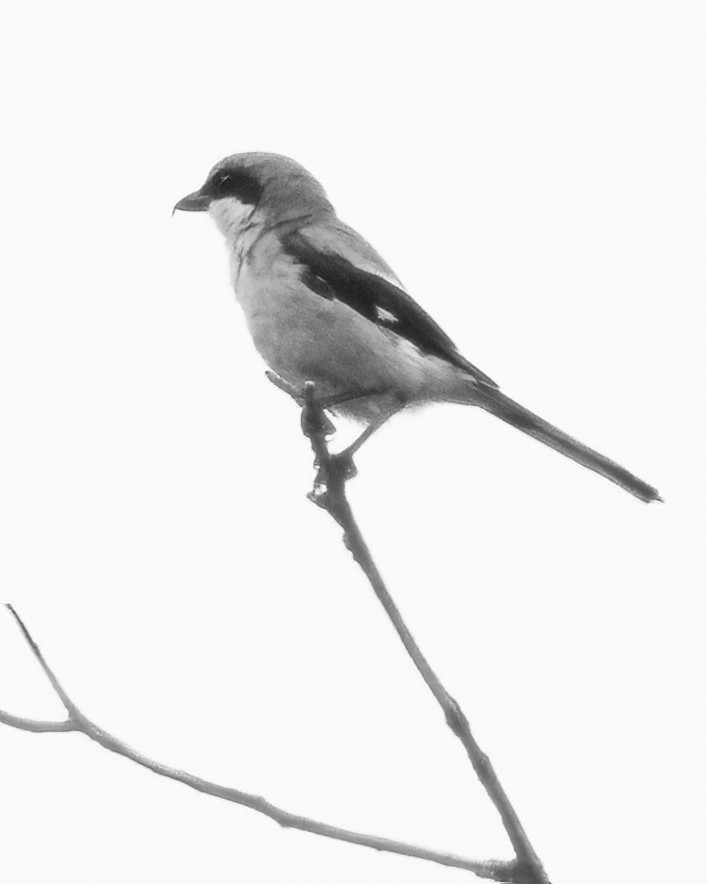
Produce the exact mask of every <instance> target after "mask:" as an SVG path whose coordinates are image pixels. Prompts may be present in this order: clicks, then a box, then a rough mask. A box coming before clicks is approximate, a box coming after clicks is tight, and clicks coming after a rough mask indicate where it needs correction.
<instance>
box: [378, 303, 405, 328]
mask: <svg viewBox="0 0 707 884" xmlns="http://www.w3.org/2000/svg"><path fill="white" fill-rule="evenodd" d="M376 315H377V316H378V321H379V322H383V323H385V324H386V325H388V326H390V325H395V324H396V323H397V322H399V320H398V317H397V316H396V315H395V313H391V312H390V310H386V309H385V307H380V306H378V305H376Z"/></svg>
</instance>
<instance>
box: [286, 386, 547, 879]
mask: <svg viewBox="0 0 707 884" xmlns="http://www.w3.org/2000/svg"><path fill="white" fill-rule="evenodd" d="M327 424H328V421H327V418H326V416H325V414H324V407H323V406H322V404H321V403H319V402H318V401H317V399H316V394H315V388H314V384H313V383H311V382H308V383H307V384H306V385H305V391H304V406H303V409H302V429H303V431H304V433H305V435H306V436H307V437H308V438H309V440H310V442H311V445H312V450H313V451H314V457H315V461H314V462H315V466H316V467H318V472H317V476H316V478H315V481H314V488H313V491H312V492H311V493H310V495H309V497H310V499H311V500H312V501H313V502H314V503H316V504H317V505H318V506H320V507H321V508H322V509H324V510H326V511H327V512H328V513H329V515H330V516H331V517H332V518H333V519H335V520H336V522H337V523H338V524H339V525H340V526H341V528H343V530H344V544H345V545H346V547H347V549H349V551H350V552H351V555H352V556H353V558H354V560H355V561H356V562H357V563H358V565H359V566H360V567H361V569H362V570H363V572H364V574H365V575H366V577H367V578H368V580H369V582H370V584H371V586H372V587H373V591H374V592H375V594H376V596H377V597H378V599H379V601H380V603H381V604H382V605H383V608H384V609H385V612H386V614H387V615H388V617H389V619H390V621H391V623H392V624H393V626H394V627H395V631H396V632H397V633H398V636H399V637H400V640H401V641H402V643H403V645H404V646H405V650H406V651H407V652H408V654H409V656H410V658H411V659H412V661H413V663H414V664H415V666H416V667H417V670H418V672H419V673H420V675H421V676H422V678H423V679H424V680H425V684H426V685H427V686H428V688H429V689H430V691H431V692H432V694H433V695H434V698H435V699H436V700H437V702H438V703H439V705H440V706H441V708H442V711H443V712H444V717H445V719H446V721H447V724H448V725H449V727H450V728H451V730H452V731H453V733H454V734H455V735H456V736H457V737H458V738H459V740H460V741H461V743H462V745H463V746H464V749H465V750H466V753H467V755H468V757H469V760H470V762H471V764H472V767H473V768H474V772H475V773H476V775H477V777H478V778H479V780H480V782H481V783H482V785H483V786H484V788H485V789H486V793H487V794H488V796H489V798H490V799H491V801H492V803H493V805H494V807H495V808H496V810H497V811H498V813H499V815H500V817H501V821H502V823H503V826H504V828H505V830H506V832H507V834H508V837H509V840H510V842H511V844H512V846H513V850H514V852H515V855H516V863H515V864H514V866H513V869H512V880H513V881H516V882H523V884H549V879H548V877H547V874H546V872H545V870H544V869H543V866H542V863H541V862H540V859H539V857H538V855H537V854H536V853H535V850H534V849H533V847H532V845H531V843H530V841H529V839H528V836H527V835H526V833H525V831H524V829H523V826H522V825H521V822H520V819H519V818H518V815H517V813H516V812H515V809H514V808H513V806H512V805H511V802H510V801H509V799H508V796H507V795H506V793H505V791H504V789H503V787H502V786H501V783H500V781H499V779H498V777H497V775H496V772H495V771H494V769H493V766H492V764H491V761H490V760H489V758H488V756H487V755H486V754H485V753H484V752H482V751H481V749H480V747H479V745H478V743H477V742H476V740H475V739H474V737H473V735H472V733H471V727H470V725H469V721H468V719H467V717H466V716H465V715H464V713H463V712H462V710H461V707H460V706H459V704H458V703H457V701H456V700H455V699H454V698H453V697H452V696H451V695H450V694H449V692H448V691H447V690H446V688H445V687H444V685H443V684H442V682H441V681H440V680H439V678H438V676H437V674H436V673H435V671H434V670H433V669H432V667H431V666H430V664H429V663H428V662H427V659H426V658H425V656H424V654H423V653H422V651H421V650H420V648H419V646H418V644H417V642H416V641H415V639H414V638H413V636H412V633H411V632H410V630H409V629H408V627H407V625H406V624H405V621H404V620H403V617H402V615H401V613H400V611H399V610H398V607H397V605H396V604H395V602H394V601H393V598H392V596H391V595H390V593H389V592H388V589H387V588H386V586H385V583H384V582H383V578H382V577H381V575H380V572H379V571H378V568H377V566H376V564H375V562H374V561H373V557H372V556H371V553H370V550H369V549H368V546H367V544H366V542H365V540H364V539H363V535H362V534H361V531H360V530H359V527H358V524H357V523H356V520H355V519H354V516H353V513H352V511H351V506H350V505H349V502H348V499H347V497H346V482H347V480H348V479H349V478H351V477H352V476H353V475H355V474H356V471H355V467H354V466H353V463H352V462H351V460H350V458H348V457H347V456H346V453H345V452H344V454H343V456H342V455H341V454H331V453H330V452H329V449H328V446H327V442H326V435H327V432H328V428H327ZM356 447H358V446H357V445H356V443H354V449H355V448H356ZM509 880H511V879H509Z"/></svg>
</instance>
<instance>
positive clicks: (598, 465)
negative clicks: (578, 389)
mask: <svg viewBox="0 0 707 884" xmlns="http://www.w3.org/2000/svg"><path fill="white" fill-rule="evenodd" d="M177 211H183V212H208V214H209V215H210V216H211V217H212V219H213V220H214V221H215V223H216V226H217V227H218V229H219V230H220V231H221V233H222V234H223V236H224V238H225V240H226V245H227V248H228V253H229V258H230V275H231V283H232V285H233V288H234V291H235V295H236V299H237V300H238V302H239V303H240V305H241V307H242V308H243V311H244V313H245V318H246V322H247V325H248V328H249V331H250V333H251V335H252V338H253V341H254V343H255V347H256V348H257V350H258V351H259V352H260V354H261V356H262V357H263V359H264V360H265V362H266V363H267V365H268V366H269V369H270V371H269V372H268V375H269V377H270V378H271V379H272V380H274V381H275V382H276V383H277V384H278V386H281V387H282V388H283V389H285V390H287V391H288V392H290V393H291V395H293V397H294V398H295V399H298V401H301V399H300V398H299V394H301V392H302V391H303V389H304V386H305V384H306V383H308V382H310V383H314V385H315V390H316V395H317V398H318V401H319V402H321V403H322V404H323V406H324V407H325V408H326V409H327V410H328V411H330V412H331V413H332V414H333V415H334V416H337V415H338V416H342V417H344V418H348V419H351V420H353V421H355V422H356V424H358V425H359V426H360V427H362V428H363V429H362V431H361V433H360V435H359V436H358V438H357V439H356V440H355V441H354V442H353V443H352V444H351V445H350V446H349V448H348V449H346V453H347V454H348V455H349V456H351V455H352V454H353V452H354V451H356V450H358V448H359V447H360V445H361V444H362V443H363V441H365V440H366V439H367V438H368V437H369V436H370V435H371V434H372V433H373V432H374V431H375V430H377V429H378V428H379V427H380V426H381V425H382V424H383V423H384V422H385V421H386V420H388V419H389V418H390V417H392V416H393V415H394V414H396V413H397V412H399V411H400V410H401V409H403V408H407V407H412V406H420V405H424V404H427V403H432V402H453V403H462V404H466V405H474V406H477V407H480V408H482V409H483V410H484V411H486V412H489V413H490V414H492V415H494V416H495V417H497V418H500V419H501V420H502V421H504V422H505V423H507V424H510V425H511V426H513V427H515V428H516V429H518V430H521V431H522V432H523V433H525V434H527V435H528V436H531V437H533V438H535V439H537V440H539V441H540V442H543V443H544V444H545V445H548V446H549V447H550V448H553V449H554V450H555V451H558V452H559V453H560V454H563V455H565V456H566V457H568V458H571V459H572V460H573V461H576V462H577V463H579V464H581V465H582V466H584V467H587V468H588V469H590V470H593V471H594V472H596V473H598V474H600V475H602V476H604V477H605V478H607V479H609V480H610V481H612V482H614V483H616V484H617V485H619V486H620V487H621V488H623V489H625V490H626V491H628V492H629V493H630V494H633V495H634V496H635V497H637V498H639V499H640V500H642V501H645V502H650V501H654V500H661V497H660V496H659V494H658V491H657V490H656V489H655V488H654V487H653V486H652V485H649V484H648V483H647V482H644V481H643V480H642V479H639V478H638V477H637V476H635V475H633V474H632V473H630V472H629V471H628V470H627V469H625V468H624V467H622V466H620V465H619V464H617V463H615V462H614V461H612V460H610V459H609V458H608V457H605V456H604V455H602V454H600V453H599V452H597V451H594V450H593V449H592V448H589V447H588V446H587V445H584V444H583V443H582V442H579V441H577V440H576V439H574V438H572V436H569V435H568V434H566V433H564V432H562V431H561V430H559V429H557V428H556V427H554V426H553V425H552V424H550V423H548V422H547V421H545V420H543V419H542V418H540V417H538V416H537V415H536V414H533V412H532V411H529V410H528V409H527V408H524V407H523V406H522V405H520V404H519V403H517V402H515V401H514V400H513V399H511V398H509V397H508V396H506V395H505V393H502V392H501V390H500V389H499V386H498V384H497V383H496V382H495V381H493V380H492V379H491V378H490V377H489V376H488V375H487V374H485V373H484V372H483V371H481V370H480V369H479V368H477V367H476V366H475V365H473V364H472V363H471V362H469V361H468V360H467V359H466V358H465V357H464V356H463V355H462V354H461V353H460V352H459V350H458V349H457V347H456V345H455V344H454V343H453V341H452V339H451V338H450V337H449V336H448V335H447V334H446V332H445V331H443V330H442V328H441V327H440V326H439V325H438V324H437V323H436V322H435V321H434V319H432V317H431V316H430V315H429V314H428V313H427V312H426V311H425V310H424V309H423V308H422V307H421V306H420V305H419V304H418V303H417V302H416V301H415V300H414V299H413V298H412V297H411V296H410V295H409V294H408V292H407V291H406V289H405V287H404V286H403V284H402V283H401V282H400V280H399V279H398V278H397V276H396V275H395V274H394V273H393V271H392V270H391V268H390V267H389V266H388V265H387V264H386V262H385V261H384V260H383V258H382V257H381V256H380V255H379V254H378V253H377V252H376V251H375V249H374V248H373V247H372V246H371V245H370V244H369V243H368V242H367V240H366V239H364V238H363V237H362V236H361V235H360V234H358V233H357V232H356V231H355V230H354V229H353V228H351V227H349V226H348V225H347V224H345V223H344V222H343V221H341V220H340V219H339V218H338V216H337V214H336V212H335V210H334V207H333V206H332V204H331V202H330V201H329V199H328V197H327V194H326V192H325V190H324V188H323V187H322V185H321V184H320V183H319V181H318V180H317V179H316V178H315V177H314V176H313V175H311V174H310V173H309V172H308V171H307V170H306V169H305V168H304V167H303V166H301V165H300V164H299V163H297V162H296V161H295V160H292V159H289V158H288V157H285V156H281V155H279V154H274V153H261V152H252V153H236V154H232V155H231V156H228V157H226V158H225V159H222V160H220V161H219V162H218V163H216V165H215V166H213V168H212V169H211V170H210V172H209V173H208V175H207V177H206V180H205V182H204V184H203V185H202V186H201V187H200V188H199V189H198V190H196V191H194V192H193V193H190V194H188V195H187V196H185V197H183V198H182V199H180V200H179V201H178V202H177V204H176V205H175V206H174V209H173V211H172V214H173V215H174V213H175V212H177Z"/></svg>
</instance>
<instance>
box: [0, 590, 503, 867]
mask: <svg viewBox="0 0 707 884" xmlns="http://www.w3.org/2000/svg"><path fill="white" fill-rule="evenodd" d="M7 608H8V609H9V610H10V612H11V614H12V616H13V617H14V619H15V622H16V623H17V625H18V627H19V628H20V630H21V631H22V634H23V636H24V638H25V640H26V641H27V643H28V645H29V646H30V648H31V650H32V653H33V654H34V656H35V658H36V659H37V661H38V663H39V664H40V666H41V667H42V670H43V671H44V674H45V675H46V677H47V679H48V680H49V682H50V684H51V685H52V687H53V688H54V690H55V691H56V693H57V695H58V696H59V698H60V699H61V701H62V703H63V704H64V706H65V707H66V710H67V712H68V714H69V718H68V719H67V720H66V721H37V720H35V719H31V718H22V717H20V716H17V715H12V714H10V713H9V712H4V711H2V710H0V723H2V724H7V725H10V726H11V727H15V728H18V729H20V730H25V731H32V732H35V733H58V732H65V731H77V732H79V733H83V734H85V735H86V736H87V737H89V739H91V740H93V741H94V742H96V743H98V744H99V745H100V746H103V748H104V749H108V750H109V751H111V752H115V753H116V754H117V755H122V756H123V757H124V758H127V759H129V760H130V761H134V762H135V763H136V764H139V765H141V766H142V767H145V768H147V769H148V770H151V771H153V773H156V774H159V775H160V776H163V777H168V778H169V779H171V780H176V781H177V782H179V783H183V784H184V785H185V786H189V787H190V788H191V789H196V790H197V791H198V792H203V793H204V794H206V795H212V796H213V797H214V798H221V799H223V800H224V801H231V802H232V803H234V804H240V805H242V806H243V807H249V808H250V809H251V810H255V811H257V812H258V813H262V814H264V815H265V816H267V817H269V818H270V819H272V820H274V821H275V822H276V823H278V824H279V825H280V826H282V827H283V828H289V829H300V830H301V831H303V832H311V833H312V834H314V835H322V836H324V837H325V838H333V839H336V840H337V841H347V842H348V843H350V844H359V845H361V846H362V847H371V848H373V849H374V850H381V851H386V852H387V853H397V854H400V855H402V856H410V857H413V858H416V859H424V860H428V861H429V862H434V863H438V864H440V865H443V866H452V867H453V868H457V869H465V870H466V871H469V872H473V873H474V874H476V875H478V876H479V877H481V878H486V879H490V880H493V881H509V882H513V881H520V880H521V879H519V878H517V876H516V874H515V871H516V869H515V866H514V864H513V863H508V862H504V861H502V860H490V861H482V860H473V859H468V858H466V857H462V856H457V855H456V854H453V853H445V852H442V851H437V850H430V849H428V848H425V847H418V846H417V845H415V844H407V843H405V842H403V841H396V840H393V839H391V838H381V837H378V836H377V835H367V834H365V833H363V832H355V831H352V830H350V829H342V828H340V827H339V826H332V825H330V824H329V823H324V822H321V821H319V820H314V819H311V818H309V817H306V816H301V815H299V814H295V813H290V812H289V811H287V810H283V809H282V808H280V807H277V806H276V805H274V804H271V803H270V802H269V801H267V800H266V799H265V798H263V797H262V796H261V795H254V794H252V793H250V792H243V791H241V790H239V789H232V788H229V787H227V786H221V785H219V784H218V783H212V782H210V781H209V780H204V779H202V778H201V777H197V776H195V775H194V774H191V773H188V772H187V771H184V770H179V769H178V768H174V767H169V766H168V765H166V764H162V763H161V762H159V761H155V760H154V759H152V758H148V757H147V756H146V755H143V754H142V753H140V752H138V751H136V750H135V749H133V748H132V747H131V746H128V745H127V744H126V743H124V742H122V740H119V739H118V738H117V737H114V736H113V735H112V734H109V733H108V732H107V731H105V730H103V729H102V728H100V727H99V726H98V725H96V724H94V723H93V722H92V721H91V720H90V719H88V718H87V717H86V716H85V715H84V714H83V713H82V712H80V711H79V709H78V707H77V706H76V704H75V703H74V702H73V701H72V700H71V698H70V697H69V695H68V694H67V693H66V691H65V690H64V688H63V687H62V686H61V684H60V682H59V680H58V679H57V677H56V675H55V674H54V672H53V671H52V669H51V667H50V666H49V664H48V663H47V661H46V660H45V659H44V656H43V654H42V652H41V651H40V649H39V646H38V645H37V643H36V642H35V640H34V639H33V638H32V636H31V634H30V632H29V630H28V629H27V627H26V626H25V624H24V622H23V621H22V618H21V617H20V616H19V614H18V613H17V611H15V609H14V608H13V607H12V606H11V605H7Z"/></svg>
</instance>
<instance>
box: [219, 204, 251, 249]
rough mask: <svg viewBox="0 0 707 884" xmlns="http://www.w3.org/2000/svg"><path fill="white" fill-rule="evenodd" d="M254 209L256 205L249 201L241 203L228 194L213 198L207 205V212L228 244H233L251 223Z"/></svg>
mask: <svg viewBox="0 0 707 884" xmlns="http://www.w3.org/2000/svg"><path fill="white" fill-rule="evenodd" d="M255 209H256V207H255V206H253V205H250V204H249V203H241V202H239V201H238V200H237V199H236V198H235V197H232V196H228V197H225V198H224V199H220V200H213V201H212V203H211V205H210V206H209V214H210V215H211V217H212V218H213V219H214V221H215V222H216V226H217V227H218V229H219V230H220V231H221V233H222V234H223V235H224V236H225V237H226V239H227V240H228V243H229V245H231V246H235V245H236V242H237V240H238V238H239V237H240V236H241V234H242V233H243V232H244V230H246V228H248V227H249V226H250V225H251V224H252V223H253V221H254V219H253V215H254V214H255ZM256 223H257V222H256Z"/></svg>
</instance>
